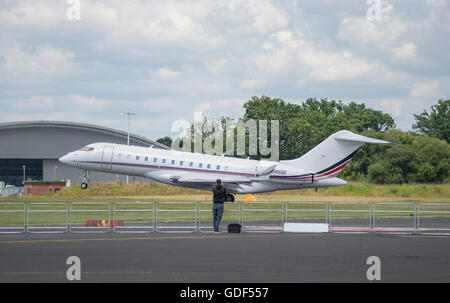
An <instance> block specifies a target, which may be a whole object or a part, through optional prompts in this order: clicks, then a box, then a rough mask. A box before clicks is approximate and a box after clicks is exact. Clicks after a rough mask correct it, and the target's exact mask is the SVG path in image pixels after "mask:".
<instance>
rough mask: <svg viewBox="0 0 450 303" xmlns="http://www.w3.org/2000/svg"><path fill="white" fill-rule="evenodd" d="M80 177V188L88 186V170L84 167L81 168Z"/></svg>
mask: <svg viewBox="0 0 450 303" xmlns="http://www.w3.org/2000/svg"><path fill="white" fill-rule="evenodd" d="M80 178H81V189H86V188H88V183H89V178H90V174H89V171H88V170H86V169H83V170H82V175H81V177H80Z"/></svg>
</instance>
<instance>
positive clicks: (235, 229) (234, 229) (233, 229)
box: [228, 223, 241, 233]
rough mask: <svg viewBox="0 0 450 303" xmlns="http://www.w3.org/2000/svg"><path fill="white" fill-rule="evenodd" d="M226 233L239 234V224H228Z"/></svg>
mask: <svg viewBox="0 0 450 303" xmlns="http://www.w3.org/2000/svg"><path fill="white" fill-rule="evenodd" d="M228 232H229V233H240V232H241V224H239V223H231V224H228Z"/></svg>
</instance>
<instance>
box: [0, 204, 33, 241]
mask: <svg viewBox="0 0 450 303" xmlns="http://www.w3.org/2000/svg"><path fill="white" fill-rule="evenodd" d="M26 214H27V211H26V205H25V203H24V202H1V203H0V220H1V222H5V223H8V225H7V226H0V233H8V234H13V233H24V232H25V231H26V228H27V223H26Z"/></svg>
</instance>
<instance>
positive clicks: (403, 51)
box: [393, 42, 417, 60]
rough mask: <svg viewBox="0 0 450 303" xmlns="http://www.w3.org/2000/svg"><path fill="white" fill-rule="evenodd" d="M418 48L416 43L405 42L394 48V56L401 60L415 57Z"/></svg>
mask: <svg viewBox="0 0 450 303" xmlns="http://www.w3.org/2000/svg"><path fill="white" fill-rule="evenodd" d="M416 49H417V47H416V46H415V45H414V43H412V42H408V43H404V44H403V45H402V46H400V47H396V48H394V49H393V53H394V57H395V58H396V59H401V60H404V59H413V58H415V56H416Z"/></svg>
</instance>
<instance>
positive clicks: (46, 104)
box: [0, 0, 450, 139]
mask: <svg viewBox="0 0 450 303" xmlns="http://www.w3.org/2000/svg"><path fill="white" fill-rule="evenodd" d="M372 1H375V0H372ZM77 2H79V3H80V11H79V12H80V15H79V17H80V20H71V19H74V17H75V18H76V17H77V15H76V13H77V5H76V4H77ZM367 2H369V1H367V0H339V1H336V0H290V1H271V0H249V1H236V0H222V1H212V0H198V1H195V0H192V1H181V0H175V1H165V0H164V1H163V0H157V1H144V0H132V1H123V0H103V1H97V0H54V1H53V0H41V1H36V0H29V1H28V0H1V1H0V122H11V121H23V120H62V121H76V122H85V123H93V124H98V125H102V126H107V127H112V128H115V129H121V130H126V129H127V120H126V118H125V117H122V116H121V115H120V113H121V112H124V111H134V112H137V113H138V114H137V116H136V118H135V119H134V120H133V123H132V132H134V133H137V134H140V135H144V136H146V137H148V138H152V139H156V138H159V137H162V136H165V135H169V136H174V135H176V133H174V132H171V124H172V122H173V121H175V120H177V119H185V120H188V121H191V122H192V121H193V119H194V112H196V111H202V112H204V113H206V114H208V115H210V116H213V117H217V118H219V117H220V116H231V117H239V116H241V115H242V114H243V110H242V104H243V103H245V102H246V101H247V100H248V99H249V98H250V97H251V96H255V95H256V96H261V95H267V96H271V97H277V98H283V99H284V100H285V101H289V102H294V103H301V102H302V101H304V100H305V99H306V98H310V97H315V98H330V99H341V100H343V101H344V102H350V101H355V102H364V103H366V104H367V105H368V106H369V107H371V108H374V109H378V110H382V111H385V112H388V113H390V114H391V115H392V116H393V117H394V119H395V120H396V123H397V127H398V128H400V129H403V130H409V129H411V124H412V123H413V116H412V114H413V113H420V112H421V111H423V110H424V109H426V110H429V108H430V106H431V105H433V104H435V103H436V102H437V100H438V99H439V98H445V99H448V98H449V96H450V73H449V70H450V51H449V50H450V38H449V37H450V3H449V1H448V0H381V7H380V9H378V7H377V6H373V4H367ZM375 2H376V1H375ZM375 4H376V3H375ZM368 10H369V12H375V13H378V14H377V15H375V16H379V17H380V18H381V20H368V18H367V11H368Z"/></svg>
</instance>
